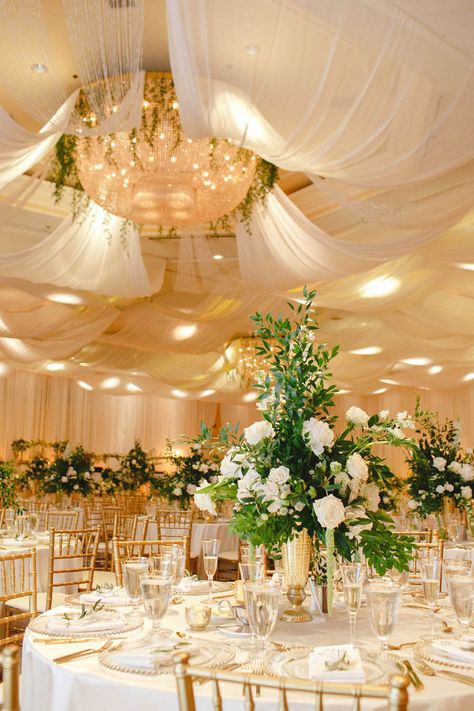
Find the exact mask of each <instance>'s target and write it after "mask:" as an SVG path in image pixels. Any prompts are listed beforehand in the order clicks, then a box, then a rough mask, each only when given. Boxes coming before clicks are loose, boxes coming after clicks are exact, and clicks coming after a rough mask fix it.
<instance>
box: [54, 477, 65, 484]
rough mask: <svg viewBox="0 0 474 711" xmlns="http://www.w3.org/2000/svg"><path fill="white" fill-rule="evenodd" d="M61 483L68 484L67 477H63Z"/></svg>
mask: <svg viewBox="0 0 474 711" xmlns="http://www.w3.org/2000/svg"><path fill="white" fill-rule="evenodd" d="M51 478H53V477H51ZM61 481H62V482H63V483H66V482H67V476H62V477H61Z"/></svg>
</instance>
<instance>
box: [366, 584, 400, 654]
mask: <svg viewBox="0 0 474 711" xmlns="http://www.w3.org/2000/svg"><path fill="white" fill-rule="evenodd" d="M365 594H366V596H367V605H368V608H369V622H370V626H371V628H372V631H373V632H374V633H375V634H376V635H377V637H378V639H379V641H380V649H381V652H382V653H383V654H385V653H386V651H387V648H388V640H389V637H390V635H391V634H392V632H393V628H394V627H395V625H396V623H397V618H398V608H399V606H400V588H399V587H398V586H397V585H393V584H391V583H384V582H382V581H381V582H373V583H371V584H370V585H368V586H367V587H366V588H365Z"/></svg>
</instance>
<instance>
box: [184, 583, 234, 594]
mask: <svg viewBox="0 0 474 711" xmlns="http://www.w3.org/2000/svg"><path fill="white" fill-rule="evenodd" d="M233 589H234V583H226V582H220V581H219V580H217V581H216V582H214V583H212V594H213V595H218V594H219V593H224V592H230V591H231V590H233ZM175 591H176V593H177V594H179V595H207V593H208V592H209V583H208V582H207V580H190V581H189V582H188V583H185V582H184V580H183V581H182V582H181V583H180V584H179V585H177V586H176V587H175Z"/></svg>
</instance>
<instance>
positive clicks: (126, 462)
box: [119, 440, 155, 491]
mask: <svg viewBox="0 0 474 711" xmlns="http://www.w3.org/2000/svg"><path fill="white" fill-rule="evenodd" d="M154 474H155V467H154V464H153V461H152V459H151V457H150V455H149V454H148V453H147V452H146V451H145V450H144V449H143V447H142V445H141V443H140V441H139V440H135V443H134V445H133V447H132V448H131V450H130V451H129V452H128V453H127V454H126V455H125V456H124V457H122V459H121V461H120V477H119V478H120V482H121V486H122V489H123V490H124V491H136V490H137V489H139V488H140V487H141V486H144V485H148V482H149V481H150V479H151V478H152V477H153V476H154Z"/></svg>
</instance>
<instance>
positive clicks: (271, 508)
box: [268, 501, 280, 514]
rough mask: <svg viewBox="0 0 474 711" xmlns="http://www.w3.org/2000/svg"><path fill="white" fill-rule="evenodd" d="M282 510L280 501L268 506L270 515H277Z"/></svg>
mask: <svg viewBox="0 0 474 711" xmlns="http://www.w3.org/2000/svg"><path fill="white" fill-rule="evenodd" d="M279 510H280V503H279V501H272V503H271V504H269V505H268V513H272V514H276V513H278V511H279Z"/></svg>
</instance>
